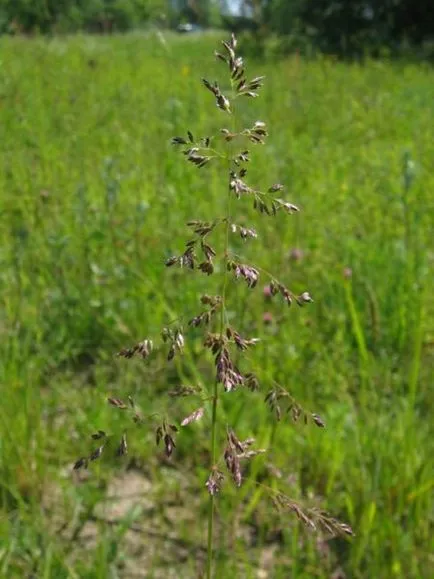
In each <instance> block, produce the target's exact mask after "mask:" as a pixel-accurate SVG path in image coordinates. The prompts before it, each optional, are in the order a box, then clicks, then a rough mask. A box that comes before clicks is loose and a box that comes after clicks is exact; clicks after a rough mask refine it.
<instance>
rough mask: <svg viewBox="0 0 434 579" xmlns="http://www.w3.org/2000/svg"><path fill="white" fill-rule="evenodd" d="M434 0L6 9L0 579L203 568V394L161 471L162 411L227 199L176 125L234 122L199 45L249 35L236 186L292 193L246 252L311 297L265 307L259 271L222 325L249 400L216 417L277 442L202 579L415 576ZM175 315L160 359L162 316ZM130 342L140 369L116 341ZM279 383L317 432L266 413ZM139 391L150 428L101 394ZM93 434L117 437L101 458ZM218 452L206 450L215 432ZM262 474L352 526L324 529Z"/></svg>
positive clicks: (427, 385)
mask: <svg viewBox="0 0 434 579" xmlns="http://www.w3.org/2000/svg"><path fill="white" fill-rule="evenodd" d="M432 11H433V8H432V3H431V2H429V1H428V0H426V1H425V2H423V1H419V2H415V1H412V2H411V3H410V2H407V1H405V0H402V1H394V2H387V1H384V2H376V1H372V2H357V1H355V2H345V1H341V2H338V1H336V2H333V1H325V0H324V1H315V2H313V1H312V0H298V1H294V2H290V1H289V0H285V1H282V0H274V1H271V0H270V1H268V2H260V1H258V2H254V1H250V2H247V1H245V2H242V1H239V2H223V3H220V2H212V1H209V2H206V1H205V0H204V1H202V2H201V1H199V0H198V1H196V2H193V1H191V2H182V1H179V2H176V1H175V0H173V1H169V2H167V1H159V0H113V1H109V0H88V1H86V2H84V1H82V2H81V1H78V0H75V1H73V0H64V1H63V2H54V1H50V0H44V1H40V2H39V1H36V0H34V1H31V2H30V1H25V0H19V1H18V0H14V1H12V0H0V30H1V31H2V33H3V35H2V37H0V135H1V138H0V212H1V220H0V237H1V243H0V264H1V267H0V288H1V291H0V300H1V307H0V336H1V339H0V352H1V353H0V381H1V394H2V396H1V404H0V576H1V577H18V578H20V577H26V578H27V577H29V578H30V577H36V578H40V577H41V578H42V577H43V578H45V577H53V578H62V577H65V578H69V577H79V578H89V579H90V578H92V579H93V578H107V577H122V578H123V577H128V578H129V577H164V578H166V577H192V578H193V577H200V576H201V572H202V570H203V561H204V557H205V551H204V536H205V524H206V523H205V522H206V512H207V493H206V489H205V486H204V485H205V481H206V479H207V476H208V469H209V462H210V458H209V424H210V420H209V416H210V415H209V408H208V406H207V405H206V407H205V416H204V417H203V418H202V420H201V421H199V422H197V423H195V424H192V425H190V426H188V427H185V428H182V430H181V431H180V432H179V433H178V435H177V439H176V445H177V446H176V450H175V452H174V454H173V455H172V457H171V458H170V460H168V459H167V457H165V455H164V450H163V449H162V448H161V447H157V446H156V444H155V428H156V426H157V425H158V424H159V423H161V420H162V418H165V419H167V420H168V421H171V422H173V423H175V424H179V423H180V422H181V420H182V419H183V418H184V417H185V416H187V415H188V414H190V413H191V412H192V411H193V410H194V409H196V408H197V407H198V405H199V404H200V402H198V400H197V398H196V399H195V398H194V397H193V398H190V397H187V398H182V399H181V398H173V397H170V396H168V392H170V391H173V390H175V389H176V388H178V387H180V386H187V385H188V386H194V387H197V386H202V387H203V388H205V389H207V388H209V387H210V385H212V383H213V376H214V369H213V365H212V360H211V359H210V357H209V356H208V355H207V354H206V353H205V352H204V349H203V346H202V343H203V335H202V332H201V331H200V330H194V331H193V330H190V331H187V322H188V320H190V319H191V318H192V317H193V316H195V315H197V314H198V313H199V312H200V311H202V310H203V306H202V305H201V304H200V301H199V300H200V296H201V295H202V294H203V293H208V294H211V295H214V294H217V293H218V292H219V291H220V285H221V276H220V275H218V273H217V274H216V275H214V276H210V277H207V276H203V275H202V274H200V273H196V272H190V271H188V272H187V271H185V270H179V269H173V268H170V269H167V268H165V266H164V262H165V260H166V259H167V258H168V257H170V256H171V255H179V254H180V253H182V251H183V248H184V245H185V242H186V241H187V240H188V239H189V238H190V231H189V230H188V229H187V227H186V225H185V223H186V222H187V221H189V220H191V219H200V220H209V219H213V218H215V217H218V216H221V215H222V214H224V211H225V200H226V180H225V175H222V172H221V170H219V167H218V165H217V164H214V165H213V164H212V163H210V164H209V165H208V166H206V167H204V168H203V169H200V170H198V169H197V168H195V167H194V166H192V165H191V164H187V163H185V162H184V161H185V159H184V158H183V155H182V154H179V151H177V150H174V147H173V146H172V145H171V144H170V140H171V138H172V137H173V136H175V135H186V133H187V130H190V131H191V132H192V133H193V134H194V135H195V136H198V137H202V136H212V135H214V134H218V131H219V130H220V128H222V127H224V126H225V125H226V124H227V122H228V120H227V116H225V114H224V113H223V112H222V111H220V110H218V109H217V108H216V107H215V104H214V101H213V98H212V95H210V93H209V92H208V91H206V90H204V88H203V86H202V85H201V82H200V78H201V77H203V76H204V77H206V78H208V79H209V80H210V81H213V80H214V79H219V82H220V81H221V84H222V86H225V82H227V71H226V69H225V66H224V64H223V63H221V62H216V61H215V58H214V55H213V53H214V50H215V49H217V50H219V46H220V40H222V39H226V38H227V37H228V34H229V33H228V30H236V31H237V33H238V35H239V48H240V52H241V54H242V55H243V57H244V58H245V61H246V72H247V75H248V77H249V78H253V77H256V76H259V75H265V77H266V79H265V81H264V87H263V89H261V91H260V96H259V98H257V99H251V100H250V99H245V100H244V101H243V102H241V103H240V104H239V105H238V106H237V109H236V112H237V119H238V121H237V122H238V123H239V125H240V126H242V127H251V126H252V125H253V123H254V122H255V121H256V120H261V121H264V122H266V123H267V126H268V130H269V133H270V134H269V137H268V138H267V143H266V144H265V146H256V147H254V146H252V147H251V157H252V160H251V162H250V166H249V173H248V183H249V184H250V185H252V186H254V187H258V188H262V189H264V190H265V189H267V188H268V187H269V186H270V185H271V184H272V183H276V182H277V183H284V184H285V186H286V189H285V192H284V195H283V194H282V196H284V197H285V199H287V200H288V201H290V202H291V203H294V204H296V205H297V206H299V207H300V210H301V211H300V213H298V214H296V215H292V216H287V215H280V214H278V215H277V216H275V217H268V216H262V215H258V214H257V213H256V212H254V210H253V208H252V207H251V203H248V202H247V200H246V199H244V198H242V199H240V200H239V201H237V203H235V204H234V211H235V220H236V221H237V222H238V223H240V224H242V225H245V226H246V227H249V226H253V227H255V229H256V230H257V233H258V238H257V239H253V240H248V241H246V242H243V241H242V240H240V239H236V238H233V239H231V249H232V250H233V251H234V252H236V253H237V254H239V255H241V256H242V257H243V259H244V261H245V262H247V263H251V264H253V265H255V266H257V267H258V268H261V272H263V270H266V271H269V272H272V273H273V274H274V275H275V276H276V277H277V278H278V279H279V280H281V281H282V282H284V283H285V285H287V286H288V287H290V288H291V289H292V290H293V291H294V292H295V293H301V292H303V291H309V292H310V294H311V295H312V297H313V299H314V303H313V304H308V306H307V307H305V308H298V307H297V306H293V307H292V308H288V307H287V306H286V305H285V304H283V303H282V301H279V299H273V300H271V299H270V297H269V295H268V292H267V289H266V287H267V285H268V281H269V280H268V278H267V276H266V275H265V274H264V273H261V278H260V282H259V284H258V286H257V287H256V288H255V289H254V290H249V289H247V288H246V287H245V284H243V283H242V282H239V283H237V284H231V285H230V288H229V293H228V300H229V302H228V303H229V311H228V316H229V319H230V320H231V323H232V324H233V325H234V327H236V328H237V329H238V330H239V331H240V333H241V334H242V335H245V336H247V337H260V338H261V343H260V344H258V345H257V346H255V349H252V350H251V352H249V355H248V356H247V357H243V358H242V359H241V361H240V364H241V366H242V368H243V369H244V370H245V371H253V372H255V374H257V376H258V378H259V382H260V388H259V390H258V391H257V392H253V393H252V392H250V391H246V390H244V389H240V390H238V391H236V392H233V393H228V394H226V395H224V396H223V397H222V413H221V423H222V424H223V425H225V424H231V425H234V427H235V429H236V432H237V434H238V436H239V438H240V439H245V438H247V437H250V436H253V437H255V438H256V440H257V446H258V447H263V448H268V449H269V450H268V452H267V453H266V454H264V455H261V456H260V457H258V458H256V459H255V460H254V461H252V462H251V464H250V465H249V468H248V471H247V472H246V477H245V482H244V484H243V486H242V487H241V488H240V489H234V488H232V486H231V485H230V484H229V481H227V483H226V484H225V486H224V489H223V491H222V493H221V496H219V498H218V501H217V537H216V557H217V561H216V577H222V578H224V577H231V576H235V577H241V578H244V577H254V578H266V577H270V578H280V577H281V578H288V577H291V578H297V579H300V578H311V577H320V578H333V579H339V578H340V579H344V578H348V579H350V578H351V579H352V578H373V577H378V578H394V577H402V578H415V579H419V578H425V577H426V578H429V577H432V576H433V573H434V560H433V556H432V548H431V547H432V524H433V508H432V507H433V503H432V485H433V462H432V456H433V450H434V448H433V431H432V425H431V423H432V419H431V417H432V412H433V395H432V388H431V385H432V384H431V381H432V370H433V344H434V324H433V313H434V301H433V297H432V296H433V276H432V265H433V245H432V230H433V194H432V192H433V188H434V173H433V159H434V140H433V126H434V107H433V97H434V90H433V87H434V73H433V70H432V65H431V63H430V59H431V58H432V54H433V51H432V47H433V42H432V36H433V26H432V22H433V21H434V20H433V16H432ZM171 322H176V324H178V325H182V326H183V327H184V329H185V330H186V336H185V338H186V348H185V353H184V355H183V356H182V357H175V359H174V360H173V361H172V362H170V363H168V362H167V360H166V356H167V349H165V348H164V347H160V346H161V338H160V332H161V330H162V328H163V327H164V326H166V325H167V324H169V323H171ZM145 338H149V339H152V340H154V343H155V345H156V349H155V352H154V353H153V355H152V356H151V357H150V358H149V360H147V361H146V362H144V361H143V360H140V359H137V358H133V359H131V360H126V359H124V358H122V357H117V356H116V353H117V352H118V351H119V350H120V349H121V348H128V347H131V346H133V345H134V344H136V343H137V342H138V341H141V340H143V339H145ZM276 383H278V384H280V385H282V386H283V387H284V388H286V389H287V390H288V391H289V392H290V393H291V395H292V396H293V397H294V398H295V399H296V400H297V402H298V403H299V404H300V405H301V406H302V407H303V408H305V409H307V411H309V412H314V413H318V414H319V415H320V416H321V417H322V419H323V420H324V421H325V423H326V428H325V429H318V428H316V427H315V425H304V424H302V423H299V422H297V423H296V424H294V423H292V422H291V420H290V419H289V417H287V416H285V417H283V418H282V420H281V421H280V422H276V419H275V416H274V415H273V413H272V412H270V409H269V407H268V406H267V404H266V403H265V402H264V398H265V395H266V393H267V392H268V391H269V390H270V389H271V388H272V387H274V386H275V385H276ZM128 396H130V397H131V398H132V399H133V400H134V404H135V410H137V411H138V412H140V413H141V414H142V415H143V416H145V417H146V418H147V419H146V421H144V422H143V423H137V424H134V423H132V421H131V419H130V417H129V415H128V412H125V411H122V410H120V409H119V408H116V407H114V406H113V405H110V404H108V403H107V398H108V397H112V398H116V399H120V400H122V401H127V399H128ZM98 430H103V431H105V432H107V433H109V434H110V435H113V437H114V440H119V439H120V437H121V436H122V434H124V433H126V436H127V440H128V454H127V455H126V456H123V457H117V456H115V455H116V452H115V448H113V449H110V448H107V449H106V450H105V451H104V452H103V454H102V456H101V457H100V458H99V460H96V461H94V462H92V464H91V466H90V467H89V469H81V470H79V471H74V470H73V468H72V467H73V465H74V463H75V462H76V461H77V460H78V459H79V458H80V457H86V456H89V454H90V453H92V452H93V451H94V450H95V449H96V448H97V447H98V444H99V443H98V441H95V440H92V438H91V436H92V434H95V433H96V432H98ZM220 442H221V444H223V435H222V440H221V441H220ZM266 487H270V488H271V489H272V490H276V489H279V490H282V491H283V492H285V493H286V494H287V495H288V496H290V497H291V498H293V499H294V500H297V501H298V502H300V504H303V505H305V506H306V507H313V508H320V509H325V510H327V511H329V512H330V513H332V514H333V515H335V516H336V517H337V518H339V519H340V520H342V521H345V522H347V523H348V524H350V525H351V526H352V527H353V529H354V531H355V533H356V536H355V538H353V539H351V540H349V541H348V540H345V539H340V538H330V537H328V536H324V535H321V534H315V533H312V532H310V531H309V530H308V529H306V528H304V527H303V526H302V525H301V524H300V523H299V522H298V521H297V519H296V517H295V516H294V515H290V514H288V513H278V512H277V511H276V510H275V508H274V506H273V504H272V501H271V500H270V497H269V493H268V491H267V490H266Z"/></svg>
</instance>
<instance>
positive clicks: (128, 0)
mask: <svg viewBox="0 0 434 579" xmlns="http://www.w3.org/2000/svg"><path fill="white" fill-rule="evenodd" d="M165 7H166V3H165V2H164V0H0V22H2V26H3V28H4V30H5V31H10V32H42V33H47V32H68V31H76V30H83V29H85V30H93V31H99V32H110V31H114V30H128V29H131V28H135V27H137V26H140V25H143V24H144V23H146V22H147V21H148V20H149V19H150V18H151V17H154V18H155V17H158V16H159V13H160V12H161V11H164V9H165Z"/></svg>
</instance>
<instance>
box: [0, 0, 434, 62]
mask: <svg viewBox="0 0 434 579" xmlns="http://www.w3.org/2000/svg"><path fill="white" fill-rule="evenodd" d="M182 21H184V22H185V21H189V22H192V23H193V24H198V25H200V26H203V27H207V26H210V25H211V26H224V27H226V28H231V29H233V30H236V31H240V30H242V29H247V30H250V31H251V32H252V34H253V39H252V48H255V49H256V50H258V51H260V50H262V48H263V46H264V45H265V44H266V42H267V40H268V39H269V38H274V39H275V41H276V42H275V43H276V44H278V45H279V47H280V48H281V49H282V50H285V48H286V49H287V50H291V49H294V48H297V49H299V50H300V49H303V47H313V48H314V49H318V50H321V51H324V52H332V53H335V54H343V55H351V54H355V53H363V52H369V53H371V54H373V53H375V52H376V51H377V52H378V51H381V50H382V49H383V48H384V47H389V48H391V49H394V48H396V47H398V46H402V45H403V44H407V45H409V46H418V45H421V44H423V43H424V42H427V41H432V40H433V38H434V0H0V32H11V33H34V32H40V33H62V32H74V31H77V30H87V31H91V32H112V31H124V30H128V29H131V28H137V27H141V26H144V25H146V24H147V23H157V24H159V25H164V26H171V27H176V26H177V24H179V23H180V22H182ZM276 39H277V40H276Z"/></svg>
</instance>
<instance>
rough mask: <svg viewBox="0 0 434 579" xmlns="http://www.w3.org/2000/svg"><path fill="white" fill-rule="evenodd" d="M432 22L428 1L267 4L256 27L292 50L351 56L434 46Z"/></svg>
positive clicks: (339, 0) (306, 0)
mask: <svg viewBox="0 0 434 579" xmlns="http://www.w3.org/2000/svg"><path fill="white" fill-rule="evenodd" d="M433 16H434V14H433V7H432V2H431V1H430V0H386V1H384V0H372V1H371V2H365V1H361V0H360V1H359V0H355V1H354V0H294V1H291V2H288V1H287V0H268V1H266V2H265V3H264V4H263V8H262V11H261V12H260V15H259V19H258V21H259V23H260V25H261V26H264V27H266V28H268V29H269V30H270V31H273V32H276V33H277V34H279V35H280V36H285V37H290V38H292V39H293V45H296V44H297V43H298V45H299V46H300V44H302V42H303V40H304V41H305V40H306V39H308V40H309V41H310V43H311V44H312V45H313V46H314V47H315V48H316V49H319V50H321V51H324V52H329V53H330V52H331V53H334V54H340V55H344V56H351V55H355V54H365V53H368V54H375V55H378V54H379V53H380V51H381V50H382V49H384V48H386V47H388V48H389V49H391V50H394V51H396V50H397V48H398V47H399V46H400V45H401V44H402V43H403V42H405V43H408V44H416V45H419V44H421V43H423V42H424V41H429V40H433V28H432V21H433Z"/></svg>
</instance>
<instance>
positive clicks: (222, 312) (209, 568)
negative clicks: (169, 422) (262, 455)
mask: <svg viewBox="0 0 434 579" xmlns="http://www.w3.org/2000/svg"><path fill="white" fill-rule="evenodd" d="M231 164H232V161H231V155H230V154H229V155H228V178H229V183H228V192H227V206H226V221H225V242H224V253H223V282H222V290H221V300H222V301H221V309H220V335H223V332H224V326H225V301H226V286H227V282H228V271H227V262H228V253H229V231H230V224H231V221H230V215H231V190H230V179H231V176H230V173H231ZM217 405H218V382H217V380H216V381H215V382H214V395H213V401H212V416H211V468H214V467H215V465H216V462H217V444H216V439H217ZM214 506H215V505H214V495H210V498H209V511H208V548H207V561H206V577H207V579H211V573H212V560H213V536H214Z"/></svg>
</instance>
